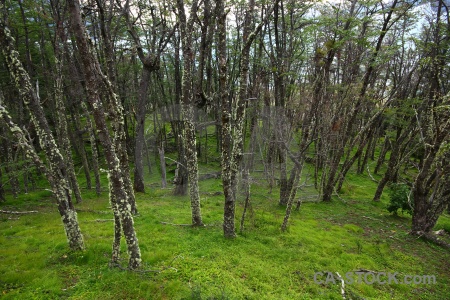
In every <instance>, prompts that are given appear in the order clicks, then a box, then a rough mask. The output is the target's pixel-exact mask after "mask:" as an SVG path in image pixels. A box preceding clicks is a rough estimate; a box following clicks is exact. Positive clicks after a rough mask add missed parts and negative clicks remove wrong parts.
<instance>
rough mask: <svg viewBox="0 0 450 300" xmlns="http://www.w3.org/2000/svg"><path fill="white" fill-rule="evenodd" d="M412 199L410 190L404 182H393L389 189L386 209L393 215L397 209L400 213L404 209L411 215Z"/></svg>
mask: <svg viewBox="0 0 450 300" xmlns="http://www.w3.org/2000/svg"><path fill="white" fill-rule="evenodd" d="M412 207H413V199H412V194H411V190H410V188H409V187H408V185H406V184H401V183H393V184H391V186H390V191H389V205H388V206H387V210H388V211H389V212H390V213H393V214H394V215H397V211H398V210H399V209H401V210H402V214H403V213H404V212H405V211H406V212H407V213H408V214H410V215H412Z"/></svg>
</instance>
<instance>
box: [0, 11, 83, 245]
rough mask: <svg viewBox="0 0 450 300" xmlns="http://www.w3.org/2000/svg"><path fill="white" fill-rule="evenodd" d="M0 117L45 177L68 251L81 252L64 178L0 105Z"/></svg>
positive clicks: (76, 225) (74, 217) (77, 227)
mask: <svg viewBox="0 0 450 300" xmlns="http://www.w3.org/2000/svg"><path fill="white" fill-rule="evenodd" d="M0 9H1V7H0ZM0 117H1V118H2V119H3V121H4V122H5V124H6V126H7V127H8V128H9V130H10V131H11V133H12V134H13V135H14V136H15V138H16V140H17V144H18V145H19V146H20V147H21V148H23V149H24V151H25V154H26V158H28V159H30V160H31V161H33V162H34V164H35V165H36V166H37V167H38V169H39V170H40V171H41V172H42V173H44V174H45V175H46V177H47V180H48V182H49V184H50V186H51V187H52V191H53V194H54V195H55V197H56V200H57V203H58V211H59V213H60V215H61V220H62V222H63V225H64V231H65V233H66V237H67V241H68V243H69V247H70V249H72V250H83V249H84V241H83V235H82V234H81V230H80V227H79V225H78V220H77V213H76V211H75V208H74V207H73V205H72V202H71V200H70V197H71V195H70V188H69V186H68V182H67V180H66V178H65V177H63V176H61V174H58V173H57V172H54V170H52V168H50V170H48V169H47V168H46V167H45V165H44V163H43V162H42V161H41V158H40V157H39V156H38V154H37V153H36V151H35V149H34V148H33V146H32V145H31V144H30V143H29V142H28V140H27V138H26V136H25V133H24V132H23V131H22V129H21V128H20V127H19V126H17V125H16V124H15V123H14V122H13V121H12V118H11V116H10V115H9V113H8V111H7V110H6V108H5V107H3V106H1V105H0Z"/></svg>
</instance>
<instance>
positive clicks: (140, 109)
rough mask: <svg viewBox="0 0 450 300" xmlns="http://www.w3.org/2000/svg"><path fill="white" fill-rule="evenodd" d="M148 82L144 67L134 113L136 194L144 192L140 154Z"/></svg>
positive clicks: (147, 72)
mask: <svg viewBox="0 0 450 300" xmlns="http://www.w3.org/2000/svg"><path fill="white" fill-rule="evenodd" d="M149 81H150V70H149V69H148V68H147V67H146V66H144V67H143V69H142V78H141V82H140V86H139V97H138V105H137V113H136V123H137V125H136V144H135V148H134V190H135V191H136V192H141V193H144V192H145V186H144V165H143V163H144V160H143V158H142V153H143V149H144V142H145V140H144V139H145V136H144V130H145V115H146V109H145V108H146V104H147V95H148V86H149Z"/></svg>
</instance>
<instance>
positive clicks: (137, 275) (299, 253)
mask: <svg viewBox="0 0 450 300" xmlns="http://www.w3.org/2000/svg"><path fill="white" fill-rule="evenodd" d="M155 173H157V172H155ZM81 184H82V185H83V183H81ZM104 186H105V187H106V186H107V185H106V183H105V184H104ZM158 186H159V179H158V175H157V174H155V175H153V177H149V178H147V186H146V189H147V192H146V194H137V195H136V197H137V204H138V209H139V212H140V214H139V216H137V217H136V218H135V226H136V230H137V235H138V238H139V243H140V247H141V251H142V256H143V262H144V266H143V268H142V270H140V271H138V272H130V271H126V270H122V269H120V268H110V267H109V266H108V263H109V259H110V255H111V243H112V238H113V222H112V212H111V210H110V209H109V204H108V199H107V195H108V194H107V192H104V194H103V195H102V196H101V197H97V196H96V195H95V194H94V193H93V192H91V191H86V190H85V193H84V202H83V203H81V204H77V205H76V207H77V209H78V211H79V213H78V217H79V222H80V226H81V229H82V231H83V234H84V238H85V241H86V246H87V249H86V250H85V251H84V252H74V253H73V252H70V251H69V250H68V247H67V243H66V239H65V235H64V232H63V227H62V224H61V221H60V218H59V215H58V213H57V208H56V205H55V202H54V200H53V198H52V197H51V193H50V192H48V191H45V190H41V191H39V192H33V193H29V194H26V195H24V194H22V195H20V196H19V197H18V198H16V199H13V198H12V197H11V196H9V197H8V198H7V202H6V203H2V204H1V206H0V209H2V210H17V211H26V210H37V211H38V213H33V214H27V215H10V214H0V245H1V247H0V274H1V276H0V293H1V296H0V298H4V299H65V298H69V299H343V297H342V295H341V292H342V291H341V282H340V281H339V280H337V281H336V284H333V283H332V282H330V283H326V284H325V283H322V284H317V283H315V281H314V275H315V274H316V272H323V273H324V274H327V273H325V272H326V271H330V272H333V274H336V272H338V273H339V274H341V275H343V274H345V273H347V272H355V271H359V270H370V271H374V272H386V273H394V272H397V273H398V275H397V278H399V279H400V280H401V279H402V278H403V276H404V275H413V276H414V275H434V276H435V277H436V283H435V284H416V285H415V284H413V285H406V284H400V283H399V284H396V283H392V282H391V283H390V284H380V283H374V284H367V283H359V284H346V285H345V287H344V290H345V296H346V299H442V300H444V299H449V295H450V259H449V258H450V255H449V252H448V250H444V249H442V248H440V247H438V246H435V245H433V244H429V243H427V242H424V241H422V240H421V239H417V238H415V237H412V236H410V235H408V231H409V228H410V223H411V218H410V216H408V215H401V214H400V215H399V216H392V215H390V214H389V213H388V212H387V211H386V209H385V207H386V204H387V201H388V200H387V199H388V197H387V195H386V194H387V193H385V195H383V198H382V201H381V202H380V203H373V202H372V201H371V198H372V195H373V192H374V188H375V183H374V182H372V181H371V180H370V179H368V177H367V176H364V175H361V176H356V175H350V176H349V178H348V180H347V182H346V184H345V187H344V190H343V193H342V194H341V195H340V196H341V199H339V198H337V197H335V198H334V199H333V201H332V202H331V203H317V202H305V203H303V204H302V206H301V208H300V210H299V211H295V212H293V213H292V216H291V221H290V225H289V230H288V231H287V232H284V233H282V232H280V225H281V222H282V219H283V216H284V211H285V210H284V208H282V207H279V206H278V204H277V200H278V190H276V189H274V190H273V191H272V193H268V191H269V190H268V188H267V183H266V182H265V181H264V179H262V178H259V179H258V178H255V180H254V181H253V184H252V187H251V192H252V193H251V204H252V206H251V209H250V211H249V212H248V215H247V219H246V223H245V229H244V231H243V232H242V233H239V234H238V237H237V238H236V239H234V240H227V239H224V238H223V235H222V227H221V222H222V214H223V196H222V195H218V194H219V193H217V192H221V190H222V187H221V181H220V179H210V180H205V181H201V183H200V188H201V200H202V213H203V219H204V222H205V223H206V224H207V226H206V227H204V228H191V227H189V226H176V225H172V224H189V223H190V207H189V199H188V198H187V197H175V196H173V195H172V190H171V189H161V188H159V187H158ZM311 193H313V191H312V190H310V191H309V190H308V189H306V190H304V191H300V192H299V195H300V196H302V195H306V194H311ZM243 198H244V197H243V196H239V197H238V199H239V203H238V205H237V214H236V217H237V218H236V224H237V225H238V224H239V219H240V217H241V213H242V207H243V204H242V201H243ZM309 200H311V199H309ZM167 223H171V224H167ZM237 227H238V229H239V226H237ZM442 228H443V229H446V230H447V231H450V218H449V216H448V215H444V216H442V217H441V218H440V220H439V223H438V225H437V226H436V230H437V229H442ZM124 244H125V243H124V241H123V243H122V249H123V266H124V267H126V264H127V254H126V251H125V245H124ZM156 271H157V272H156ZM319 278H320V279H323V281H325V278H326V276H324V277H319Z"/></svg>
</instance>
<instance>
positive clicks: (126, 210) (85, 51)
mask: <svg viewBox="0 0 450 300" xmlns="http://www.w3.org/2000/svg"><path fill="white" fill-rule="evenodd" d="M67 3H68V7H69V13H70V20H71V28H72V31H73V33H74V35H75V39H76V42H77V46H78V51H79V52H80V57H81V60H82V63H83V66H84V73H85V78H86V88H87V91H88V100H89V103H90V104H91V106H92V112H93V115H94V121H95V125H96V129H97V132H98V135H99V139H100V142H101V143H102V146H103V150H104V153H105V158H106V162H107V165H108V176H109V180H110V193H112V194H113V197H111V198H110V199H111V201H112V203H111V206H112V209H113V210H115V214H117V215H119V216H120V222H121V226H122V231H123V234H124V236H125V240H126V243H127V251H128V255H129V262H128V267H129V268H130V269H136V268H138V267H139V266H140V265H141V252H140V249H139V244H138V239H137V237H136V232H135V230H134V221H133V216H132V204H131V203H130V198H129V196H130V195H128V194H127V192H128V188H127V184H129V183H130V182H131V180H129V173H126V172H123V169H122V168H123V164H122V163H121V160H120V159H122V161H123V158H124V155H125V154H126V151H125V150H126V149H123V148H122V149H116V147H118V146H121V145H123V144H122V143H121V142H122V141H123V140H124V137H125V135H124V132H123V126H124V120H123V114H122V106H121V105H120V103H119V102H118V100H117V96H116V94H115V93H114V91H113V88H112V86H111V83H110V82H109V80H108V79H107V78H106V77H105V76H104V75H103V73H102V71H101V69H100V64H99V62H98V60H97V58H96V56H95V55H94V53H93V49H92V47H91V46H90V44H89V43H90V39H89V37H88V36H87V32H86V28H85V26H84V24H83V22H82V20H81V15H80V2H79V1H78V0H67ZM101 92H103V96H105V97H109V101H107V102H108V103H109V104H110V105H111V106H115V108H114V109H113V110H112V111H110V112H111V113H114V114H115V115H114V116H112V118H113V120H114V124H113V125H114V130H116V132H115V137H114V139H112V138H111V136H110V133H109V128H108V126H107V122H106V118H105V109H104V107H103V104H102V101H101V98H100V96H101V95H100V93H101ZM116 151H117V152H116ZM124 176H128V178H127V179H125V178H124Z"/></svg>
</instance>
